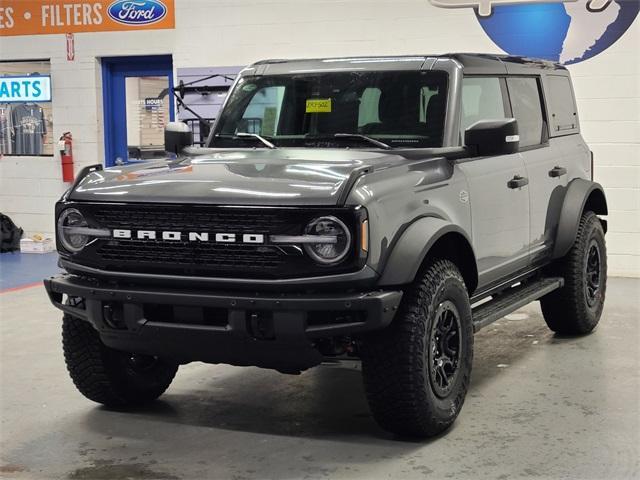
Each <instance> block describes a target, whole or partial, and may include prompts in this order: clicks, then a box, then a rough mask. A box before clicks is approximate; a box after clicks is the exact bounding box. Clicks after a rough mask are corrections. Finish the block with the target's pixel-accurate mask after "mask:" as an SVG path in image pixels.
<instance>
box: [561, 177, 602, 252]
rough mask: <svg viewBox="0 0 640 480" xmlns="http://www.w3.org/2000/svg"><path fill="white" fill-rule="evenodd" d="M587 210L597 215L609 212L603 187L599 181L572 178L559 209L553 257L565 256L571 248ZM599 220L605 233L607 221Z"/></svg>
mask: <svg viewBox="0 0 640 480" xmlns="http://www.w3.org/2000/svg"><path fill="white" fill-rule="evenodd" d="M587 210H590V211H592V212H593V213H595V214H597V215H607V214H608V213H609V208H608V206H607V199H606V196H605V194H604V189H603V188H602V186H601V185H600V184H599V183H595V182H591V181H589V180H585V179H583V178H577V179H575V180H572V181H571V182H570V183H569V186H568V188H567V193H566V194H565V196H564V201H563V203H562V208H561V211H560V219H559V221H558V231H557V233H556V238H555V243H554V247H553V258H554V259H555V258H560V257H563V256H565V255H566V254H567V252H568V251H569V250H570V249H571V246H572V245H573V242H574V241H575V238H576V234H577V233H578V225H579V224H580V218H581V217H582V214H583V213H584V212H585V211H587ZM601 221H602V226H603V228H604V231H605V233H606V231H607V222H606V221H605V220H601Z"/></svg>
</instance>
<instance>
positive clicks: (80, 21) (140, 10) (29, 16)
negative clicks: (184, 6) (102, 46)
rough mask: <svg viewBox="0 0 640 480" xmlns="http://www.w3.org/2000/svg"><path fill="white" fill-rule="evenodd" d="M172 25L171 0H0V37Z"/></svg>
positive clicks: (173, 20) (173, 18)
mask: <svg viewBox="0 0 640 480" xmlns="http://www.w3.org/2000/svg"><path fill="white" fill-rule="evenodd" d="M162 28H175V7H174V0H115V1H114V0H93V1H87V0H1V1H0V37H3V36H16V35H39V34H55V33H59V34H66V33H82V32H108V31H126V30H154V29H162Z"/></svg>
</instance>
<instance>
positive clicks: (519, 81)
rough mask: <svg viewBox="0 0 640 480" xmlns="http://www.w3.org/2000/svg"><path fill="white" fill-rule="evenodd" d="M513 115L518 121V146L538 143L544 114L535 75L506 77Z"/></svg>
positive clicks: (542, 129)
mask: <svg viewBox="0 0 640 480" xmlns="http://www.w3.org/2000/svg"><path fill="white" fill-rule="evenodd" d="M507 86H508V87H509V97H510V98H511V108H512V109H513V116H514V117H515V118H516V120H517V121H518V132H519V134H520V148H526V147H533V146H535V145H540V144H541V143H542V141H543V138H544V135H543V133H544V128H545V123H544V114H543V110H542V101H541V96H540V86H539V83H538V79H537V78H536V77H509V78H507Z"/></svg>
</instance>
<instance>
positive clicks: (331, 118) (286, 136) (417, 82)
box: [45, 54, 607, 437]
mask: <svg viewBox="0 0 640 480" xmlns="http://www.w3.org/2000/svg"><path fill="white" fill-rule="evenodd" d="M165 140H166V150H167V152H169V153H168V158H167V159H166V160H162V161H153V162H149V163H145V164H137V165H128V166H122V167H116V168H110V169H106V170H103V169H102V167H101V166H100V165H96V166H93V167H88V168H86V169H85V170H83V171H82V172H81V173H80V175H79V178H78V180H77V181H76V183H75V184H74V185H73V187H72V188H71V189H70V190H69V191H68V192H67V193H66V194H65V195H64V197H63V198H62V199H61V200H60V201H59V202H58V203H57V205H56V218H57V233H58V234H57V247H58V251H59V254H60V265H61V266H62V267H63V268H64V269H65V270H66V272H68V273H65V274H62V275H59V276H56V277H53V278H49V279H46V280H45V286H46V289H47V292H48V294H49V296H50V298H51V301H52V302H53V303H54V305H55V306H56V307H58V308H59V309H61V310H62V311H63V312H64V318H63V327H62V328H63V344H64V354H65V359H66V362H67V367H68V370H69V373H70V375H71V378H72V379H73V381H74V383H75V385H76V387H77V388H78V390H79V391H80V392H81V393H82V394H84V395H85V396H86V397H87V398H89V399H91V400H94V401H96V402H99V403H102V404H105V405H109V406H116V407H119V408H122V407H126V406H131V405H137V404H141V403H145V402H149V401H152V400H154V399H156V398H157V397H158V396H160V395H161V394H162V393H163V392H164V391H165V390H166V388H167V387H168V386H169V384H170V383H171V381H172V379H173V377H174V375H175V374H176V371H177V369H178V366H179V365H180V364H185V363H188V362H192V361H203V362H208V363H227V364H231V365H253V366H259V367H264V368H271V369H276V370H278V371H281V372H283V373H292V374H297V373H300V372H302V371H304V370H306V369H308V368H310V367H313V366H316V365H319V364H323V363H327V364H332V365H341V364H353V363H356V364H357V365H358V366H361V368H362V374H363V377H364V385H365V387H366V393H367V397H368V401H369V405H370V407H371V411H372V413H373V416H374V417H375V419H376V420H377V421H378V423H379V424H380V425H381V426H382V427H383V428H385V429H387V430H389V431H391V432H394V433H397V434H400V435H408V436H417V437H425V436H432V435H435V434H438V433H440V432H442V431H443V430H445V429H446V428H447V427H449V426H450V425H451V424H452V423H453V421H454V420H455V418H456V417H457V415H458V413H459V412H460V409H461V408H462V405H463V402H464V399H465V395H466V393H467V389H468V387H469V378H470V374H471V365H472V358H473V335H474V333H475V332H477V331H478V330H480V329H481V328H483V327H485V326H486V325H488V324H490V323H491V322H493V321H495V320H497V319H499V318H501V317H503V316H504V315H506V314H508V313H510V312H512V311H514V310H516V309H518V308H520V307H522V306H523V305H526V304H528V303H530V302H533V301H535V300H539V301H540V303H541V306H542V312H543V314H544V318H545V320H546V322H547V324H548V326H549V327H550V328H551V329H552V330H553V331H555V332H558V333H561V334H571V335H573V334H586V333H589V332H591V331H592V330H593V329H594V327H595V326H596V324H597V323H598V320H599V319H600V315H601V313H602V308H603V303H604V298H605V288H606V251H605V239H604V235H605V232H606V227H607V224H606V221H604V220H602V219H601V218H600V217H599V215H606V214H607V204H606V200H605V195H604V192H603V190H602V187H601V186H600V185H598V184H597V183H594V182H593V181H592V176H593V158H592V154H591V152H590V151H589V148H588V147H587V145H586V144H585V142H584V140H583V138H582V136H581V135H580V125H579V122H578V114H577V111H576V105H575V100H574V94H573V89H572V86H571V81H570V78H569V73H568V72H567V70H566V69H565V68H564V67H562V66H559V65H556V64H552V63H548V62H543V61H538V60H534V59H529V58H519V57H506V56H496V55H480V54H450V55H439V56H411V57H389V58H387V57H385V58H338V59H331V58H328V59H319V60H291V61H289V60H269V61H263V62H258V63H256V64H253V65H251V66H249V67H247V68H246V69H244V70H243V71H242V72H241V73H240V75H239V76H238V78H237V79H236V82H235V84H234V86H233V87H232V90H231V91H230V93H229V95H228V97H227V100H226V102H225V104H224V106H223V108H222V110H221V112H220V115H219V117H218V119H217V121H216V123H215V124H214V125H213V128H212V130H211V134H210V135H209V137H208V140H207V144H206V146H205V147H197V148H196V147H193V146H191V143H192V139H191V132H190V131H189V130H188V129H187V127H186V126H185V125H183V124H170V125H169V128H168V130H167V133H166V137H165Z"/></svg>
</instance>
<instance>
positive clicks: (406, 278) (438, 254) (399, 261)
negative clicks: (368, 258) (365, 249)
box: [379, 217, 478, 295]
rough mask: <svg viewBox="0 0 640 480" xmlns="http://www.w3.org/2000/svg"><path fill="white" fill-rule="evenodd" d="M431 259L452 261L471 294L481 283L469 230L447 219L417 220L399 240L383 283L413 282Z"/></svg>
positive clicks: (383, 284)
mask: <svg viewBox="0 0 640 480" xmlns="http://www.w3.org/2000/svg"><path fill="white" fill-rule="evenodd" d="M431 258H442V259H447V260H451V261H452V262H453V263H455V264H456V266H457V267H458V268H459V269H460V273H461V274H462V278H463V279H464V281H465V284H466V286H467V290H468V292H469V295H471V294H472V293H473V291H474V290H475V289H476V287H477V286H478V268H477V264H476V257H475V253H474V251H473V247H472V246H471V242H470V240H469V237H468V236H467V233H466V232H465V231H464V230H463V229H462V228H460V227H459V226H457V225H454V224H452V223H450V222H448V221H447V220H444V219H441V218H435V217H427V218H421V219H419V220H416V221H415V222H414V223H412V224H411V225H410V226H409V227H408V228H407V229H406V230H405V232H404V233H403V234H402V236H401V237H400V239H399V240H398V241H397V242H396V244H395V246H394V248H393V250H392V252H391V254H390V255H389V257H388V260H387V262H386V263H385V268H384V270H383V272H382V277H381V278H380V282H379V285H380V286H391V285H406V284H409V283H411V282H413V281H414V280H415V278H416V276H417V275H418V274H419V272H420V271H421V270H422V268H423V266H424V265H425V264H426V263H427V261H428V260H429V259H431Z"/></svg>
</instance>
